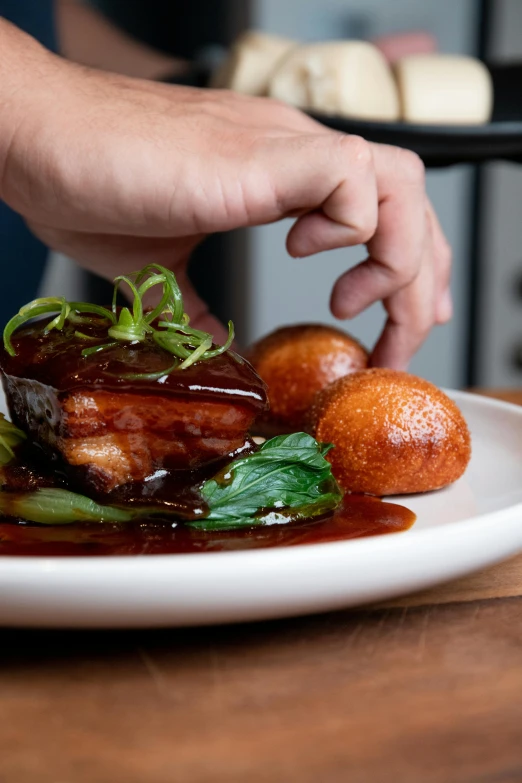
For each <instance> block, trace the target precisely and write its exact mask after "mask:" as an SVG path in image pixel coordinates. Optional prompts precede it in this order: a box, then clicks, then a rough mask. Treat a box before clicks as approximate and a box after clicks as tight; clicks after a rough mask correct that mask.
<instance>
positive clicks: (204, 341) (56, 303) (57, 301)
mask: <svg viewBox="0 0 522 783" xmlns="http://www.w3.org/2000/svg"><path fill="white" fill-rule="evenodd" d="M120 285H126V286H128V288H129V289H130V291H131V294H132V297H133V302H132V307H122V308H121V309H120V310H119V311H118V308H117V306H116V299H117V294H118V290H119V287H120ZM158 285H159V286H161V287H162V293H161V299H160V302H159V303H158V304H157V305H156V307H154V308H153V309H152V310H150V311H148V312H146V311H144V310H143V297H144V295H145V294H146V293H147V291H149V290H150V289H151V288H153V287H154V286H158ZM52 313H57V315H56V317H55V318H53V319H52V320H51V321H49V323H48V324H47V325H46V326H45V329H44V334H47V333H48V332H50V331H51V330H52V329H58V330H61V329H63V328H64V325H65V323H66V322H70V323H73V324H80V323H81V324H89V323H91V324H92V323H93V322H94V321H96V322H99V318H100V317H101V318H103V319H105V320H106V321H107V324H108V326H107V337H108V338H109V342H107V343H104V344H102V345H96V346H92V347H88V348H84V349H83V351H82V356H85V357H87V356H90V355H92V354H95V353H99V352H100V351H103V350H106V349H107V348H113V347H114V346H115V345H118V343H120V342H122V343H136V342H138V343H142V342H144V341H145V340H146V339H147V338H148V337H149V336H150V337H152V339H153V340H154V341H155V342H156V343H157V345H159V346H160V347H161V348H163V349H164V350H166V351H168V352H169V353H171V354H172V355H173V356H175V357H176V361H175V362H173V364H172V365H171V366H170V367H168V368H167V369H166V370H163V371H161V372H160V373H159V374H158V373H143V374H135V375H132V374H130V375H126V376H123V377H125V378H127V379H129V380H138V379H150V380H153V379H154V378H156V377H161V376H163V375H168V374H169V373H170V372H172V371H173V370H185V369H186V368H187V367H190V366H191V365H192V364H194V363H195V362H199V361H206V360H208V359H213V358H214V357H216V356H219V355H220V354H222V353H224V352H225V351H228V349H229V348H230V346H231V345H232V342H233V340H234V326H233V324H232V321H229V322H228V338H227V341H226V342H225V344H224V345H221V346H218V347H216V348H213V347H212V336H211V335H210V334H209V333H208V332H202V331H201V330H199V329H192V328H191V327H190V326H189V317H188V315H187V314H186V313H185V312H184V311H183V297H182V295H181V290H180V287H179V285H178V282H177V280H176V276H175V275H174V273H173V272H171V271H170V270H169V269H165V267H163V266H159V265H157V264H150V265H148V266H146V267H144V268H143V269H141V270H140V271H139V272H133V273H132V274H130V275H119V276H118V277H116V278H115V279H114V296H113V301H112V308H111V309H108V308H107V307H101V306H100V305H95V304H90V303H88V302H67V301H66V300H65V299H64V297H47V298H43V299H35V300H34V301H32V302H29V304H26V305H24V306H23V307H22V308H21V309H20V311H19V312H18V314H17V315H15V316H14V317H13V318H11V320H10V321H9V322H8V323H7V325H6V327H5V329H4V347H5V350H6V351H7V353H8V354H9V355H10V356H15V355H16V351H15V349H14V347H13V344H12V341H11V337H12V336H13V333H14V332H15V331H16V330H17V329H18V328H19V327H20V326H22V325H23V324H25V323H27V321H30V320H31V319H32V318H36V317H38V316H41V315H48V314H52ZM157 319H160V320H159V321H158V323H157V324H156V325H155V326H153V323H155V322H156V320H157ZM75 336H76V337H78V339H82V340H85V339H89V336H88V335H85V334H84V333H83V332H81V331H79V330H78V331H76V332H75Z"/></svg>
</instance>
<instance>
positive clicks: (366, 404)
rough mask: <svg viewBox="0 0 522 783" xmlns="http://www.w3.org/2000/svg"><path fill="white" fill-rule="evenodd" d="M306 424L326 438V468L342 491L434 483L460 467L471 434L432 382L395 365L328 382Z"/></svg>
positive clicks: (421, 487)
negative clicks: (400, 369) (329, 445)
mask: <svg viewBox="0 0 522 783" xmlns="http://www.w3.org/2000/svg"><path fill="white" fill-rule="evenodd" d="M309 415H310V418H309V428H310V429H311V431H312V432H313V434H314V435H315V437H316V438H317V440H319V441H323V442H328V443H333V444H334V445H335V448H334V449H332V450H331V451H330V453H329V454H328V459H329V461H330V462H331V464H332V471H333V474H334V476H335V477H336V479H337V481H338V482H339V484H340V485H341V487H342V488H343V489H344V490H345V491H346V492H365V493H367V494H370V495H377V496H382V495H399V494H407V493H414V492H427V491H429V490H432V489H440V488H441V487H445V486H446V485H447V484H451V483H453V482H454V481H456V480H457V479H458V478H459V477H460V476H462V474H463V473H464V471H465V469H466V466H467V464H468V462H469V459H470V456H471V440H470V434H469V430H468V427H467V425H466V422H465V421H464V418H463V416H462V414H461V412H460V411H459V409H458V408H457V406H456V405H455V403H454V402H453V401H452V400H450V399H449V397H447V396H446V395H445V394H444V393H443V392H441V391H440V389H438V388H437V387H436V386H434V385H433V384H432V383H429V382H428V381H425V380H423V379H422V378H417V377H416V376H415V375H410V374H408V373H405V372H399V371H397V370H385V369H373V370H363V371H362V372H357V373H355V374H353V375H348V376H346V377H345V378H340V379H339V380H338V381H334V383H332V384H330V386H328V387H327V388H326V389H324V390H323V391H322V392H320V393H319V394H318V395H317V397H316V399H315V402H314V405H313V407H312V409H311V411H310V414H309Z"/></svg>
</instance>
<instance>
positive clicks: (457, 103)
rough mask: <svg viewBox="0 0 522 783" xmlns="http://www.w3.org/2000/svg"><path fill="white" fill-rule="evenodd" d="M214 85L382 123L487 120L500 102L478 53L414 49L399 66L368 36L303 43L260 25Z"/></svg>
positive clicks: (238, 45)
mask: <svg viewBox="0 0 522 783" xmlns="http://www.w3.org/2000/svg"><path fill="white" fill-rule="evenodd" d="M212 86H214V87H226V88H228V89H231V90H235V91H237V92H243V93H246V94H249V95H269V96H271V97H273V98H277V99H279V100H281V101H285V102H286V103H290V104H292V105H294V106H298V107H300V108H303V109H308V110H309V111H313V112H317V113H320V114H326V115H331V116H338V117H347V118H352V119H358V120H367V121H374V122H398V121H402V122H406V123H415V124H419V123H420V124H428V125H442V124H443V125H480V124H483V123H487V122H488V121H489V120H490V118H491V114H492V108H493V82H492V78H491V74H490V73H489V71H488V69H487V68H486V66H485V65H484V64H483V63H482V62H481V61H480V60H478V59H477V58H475V57H469V56H463V55H449V54H412V55H408V56H406V57H403V58H401V59H399V60H398V61H397V62H395V63H394V64H393V67H392V66H390V65H389V64H388V62H387V61H386V59H385V57H384V56H383V54H382V53H381V52H380V50H379V49H378V48H377V47H376V46H374V45H373V44H371V43H368V42H367V41H356V40H353V41H350V40H344V41H327V42H319V43H311V44H302V43H299V42H298V41H292V40H289V39H286V38H280V37H278V36H273V35H269V34H266V33H260V32H254V31H248V32H247V33H244V34H243V35H242V36H241V37H240V38H239V39H238V40H237V41H236V43H235V44H234V46H233V47H232V49H231V51H230V53H229V55H228V57H227V58H226V60H225V62H224V63H223V65H222V67H221V68H220V69H219V71H218V72H217V75H216V76H215V78H214V81H213V83H212Z"/></svg>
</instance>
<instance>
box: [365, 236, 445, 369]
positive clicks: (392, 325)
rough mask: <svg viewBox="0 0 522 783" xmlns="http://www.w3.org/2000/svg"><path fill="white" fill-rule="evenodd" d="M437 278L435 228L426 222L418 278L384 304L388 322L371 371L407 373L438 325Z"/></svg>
mask: <svg viewBox="0 0 522 783" xmlns="http://www.w3.org/2000/svg"><path fill="white" fill-rule="evenodd" d="M436 275H437V270H436V265H435V262H434V246H433V235H432V227H431V224H429V223H428V222H427V230H426V237H425V242H424V248H423V253H422V258H421V264H420V268H419V272H418V274H417V276H416V277H415V279H414V280H413V281H412V282H411V283H410V284H409V285H407V286H405V287H404V288H402V289H400V290H398V291H396V292H394V293H393V294H392V295H391V296H389V297H388V298H386V299H384V301H383V304H384V307H385V310H386V311H387V313H388V319H387V321H386V325H385V327H384V329H383V332H382V334H381V336H380V338H379V340H378V341H377V344H376V346H375V348H374V350H373V353H372V355H371V358H370V364H371V366H372V367H392V368H393V369H396V370H406V369H407V367H408V363H409V361H410V359H411V358H412V356H413V355H414V353H415V352H416V351H417V350H418V349H419V347H420V346H421V345H422V343H423V342H424V340H425V339H426V337H427V336H428V334H429V332H430V330H431V328H432V327H433V325H434V324H435V322H436V317H435V313H436V297H437V286H436Z"/></svg>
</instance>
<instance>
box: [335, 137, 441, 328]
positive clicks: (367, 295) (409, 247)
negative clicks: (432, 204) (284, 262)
mask: <svg viewBox="0 0 522 783" xmlns="http://www.w3.org/2000/svg"><path fill="white" fill-rule="evenodd" d="M372 148H373V157H374V161H375V175H376V182H377V198H378V202H379V207H378V221H377V229H376V231H375V233H374V235H373V237H372V238H371V239H370V240H369V241H368V242H367V245H366V246H367V248H368V252H369V257H368V258H367V259H366V260H365V261H363V262H362V263H360V264H358V265H357V266H356V267H354V268H353V269H350V270H348V272H345V273H344V274H343V275H342V276H341V277H340V278H339V279H338V280H337V282H336V283H335V286H334V288H333V291H332V298H331V302H330V306H331V309H332V312H333V314H334V315H335V316H336V317H337V318H353V317H354V316H356V315H358V314H359V313H361V312H362V311H363V310H365V309H366V308H367V307H369V306H370V305H371V304H373V303H374V302H377V301H379V300H384V299H387V298H388V297H389V296H391V295H392V294H394V293H395V292H397V291H399V290H401V289H402V288H404V287H405V286H407V285H409V284H410V283H411V282H412V281H413V280H414V279H415V277H416V276H417V274H418V272H419V269H420V265H421V259H422V253H423V250H424V238H425V232H426V211H425V203H426V196H425V189H424V166H423V164H422V162H421V160H420V158H419V157H418V156H417V155H415V154H414V153H412V152H409V151H408V150H402V149H398V148H396V147H389V146H387V145H381V144H373V145H372Z"/></svg>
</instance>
